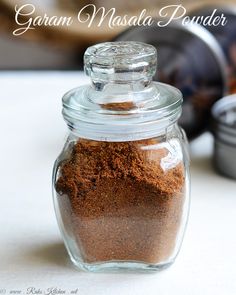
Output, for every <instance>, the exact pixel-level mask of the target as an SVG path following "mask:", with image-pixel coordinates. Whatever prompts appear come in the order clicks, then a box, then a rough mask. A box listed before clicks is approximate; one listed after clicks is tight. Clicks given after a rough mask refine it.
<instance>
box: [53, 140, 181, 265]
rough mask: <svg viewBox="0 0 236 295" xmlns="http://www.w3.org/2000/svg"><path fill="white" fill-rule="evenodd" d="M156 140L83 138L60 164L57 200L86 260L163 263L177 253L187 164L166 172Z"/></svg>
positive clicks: (163, 152) (179, 164)
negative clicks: (99, 140) (93, 139)
mask: <svg viewBox="0 0 236 295" xmlns="http://www.w3.org/2000/svg"><path fill="white" fill-rule="evenodd" d="M157 146H158V141H157V140H156V139H149V140H142V141H134V142H122V143H120V142H119V143H115V142H97V141H92V140H79V141H78V142H76V143H75V144H74V145H73V147H72V150H71V153H70V155H69V157H68V159H66V160H64V161H63V162H62V163H61V164H60V168H59V177H58V179H57V182H56V191H57V194H58V203H59V207H60V211H61V215H62V219H63V223H64V224H66V226H67V230H68V232H69V234H70V235H71V236H72V237H74V239H75V241H76V243H77V245H78V248H79V249H80V252H81V255H82V259H83V260H84V262H87V263H95V262H104V261H112V260H113V261H140V262H145V263H153V264H154V263H155V264H156V263H161V262H165V260H167V259H169V258H170V257H171V256H172V255H173V252H174V249H175V245H176V239H177V235H178V232H179V230H180V227H181V218H182V214H183V206H184V201H185V191H184V183H185V176H184V167H183V163H182V162H179V163H177V164H176V165H175V166H174V167H173V168H171V169H169V170H166V171H165V170H163V168H162V165H161V161H162V159H163V158H165V157H167V156H168V153H169V151H168V150H167V149H166V148H156V147H157Z"/></svg>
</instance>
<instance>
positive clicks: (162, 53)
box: [115, 22, 227, 139]
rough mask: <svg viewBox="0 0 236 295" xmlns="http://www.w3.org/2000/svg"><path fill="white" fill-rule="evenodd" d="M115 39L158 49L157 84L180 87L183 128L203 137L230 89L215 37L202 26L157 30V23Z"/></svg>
mask: <svg viewBox="0 0 236 295" xmlns="http://www.w3.org/2000/svg"><path fill="white" fill-rule="evenodd" d="M115 40H125V41H127V40H131V41H132V40H134V41H141V42H146V43H149V44H152V45H154V46H155V47H156V48H157V51H158V68H159V69H160V70H159V71H158V81H161V82H164V83H168V84H171V85H173V86H175V87H177V88H179V89H180V90H181V92H182V93H183V96H184V104H183V113H182V116H181V118H180V121H179V123H180V125H181V126H182V127H183V128H184V129H185V131H186V133H187V136H188V138H189V139H192V138H194V137H196V136H198V135H199V134H201V133H202V132H203V131H204V130H205V129H206V128H207V127H208V123H209V116H210V109H211V107H212V105H213V104H214V102H215V101H217V100H218V99H220V98H221V97H222V96H224V95H225V93H226V90H227V87H226V71H225V69H226V62H225V58H224V54H223V52H222V49H221V48H220V46H219V45H218V43H217V41H216V40H215V38H214V37H213V36H212V34H210V33H209V32H208V31H207V30H206V29H204V28H203V27H201V26H200V25H191V26H183V25H182V24H181V23H179V22H175V23H173V22H172V23H170V24H169V25H168V26H166V27H158V25H157V24H156V23H154V24H153V25H152V26H150V27H148V26H146V27H144V26H142V27H132V28H130V29H128V30H127V31H124V32H123V33H122V34H120V35H119V36H117V37H116V39H115ZM155 79H156V80H157V77H155Z"/></svg>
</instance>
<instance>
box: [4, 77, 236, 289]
mask: <svg viewBox="0 0 236 295" xmlns="http://www.w3.org/2000/svg"><path fill="white" fill-rule="evenodd" d="M81 83H84V78H83V76H82V75H80V74H78V73H43V72H42V73H22V72H19V73H1V74H0V86H1V88H0V89H1V97H0V134H1V145H0V149H1V152H0V163H1V170H0V192H1V194H0V200H1V205H0V241H1V242H0V293H1V289H5V290H6V294H9V293H10V290H21V291H22V293H21V294H26V293H27V292H26V289H27V288H28V287H35V288H37V289H38V288H40V289H41V291H42V293H43V294H45V290H46V289H47V288H50V287H55V288H61V290H65V291H66V294H70V291H71V290H73V289H76V288H78V292H77V294H86V295H87V294H88V295H90V294H96V295H100V294H107V295H108V294H109V295H110V294H114V295H116V294H122V295H126V294H135V295H136V294H137V295H138V294H158V295H162V294H168V295H169V294H181V295H185V294H186V295H189V294H191V295H195V294H196V295H199V294H201V295H204V294H209V295H210V294H214V295H217V294H219V295H223V294H224V295H225V294H226V295H231V294H232V295H233V294H236V254H235V252H236V230H235V225H236V214H235V211H236V181H232V180H229V179H226V178H224V177H221V176H219V175H217V174H216V173H215V172H214V171H213V169H212V167H211V162H210V161H211V150H212V139H211V137H210V135H209V134H205V135H203V136H202V137H201V138H199V139H197V140H196V141H195V142H193V143H192V145H191V152H192V167H191V171H192V204H191V213H190V219H189V224H188V229H187V233H186V236H185V240H184V243H183V247H182V250H181V252H180V255H179V256H178V258H177V260H176V262H175V264H174V265H173V266H171V267H170V268H169V269H167V270H165V271H162V272H160V273H155V274H90V273H84V272H79V271H77V270H75V269H74V268H73V266H72V265H71V264H70V262H69V259H68V256H67V253H66V252H65V249H64V246H63V243H62V240H61V237H60V234H59V230H58V227H57V224H56V219H55V215H54V210H53V204H52V196H51V171H52V165H53V162H54V160H55V158H56V157H57V155H58V153H59V151H60V150H61V148H62V145H63V143H64V139H65V135H66V125H65V123H64V121H63V119H62V117H61V96H62V94H63V93H64V92H66V91H67V90H68V89H70V88H73V87H75V86H77V85H79V84H81ZM54 295H57V294H54Z"/></svg>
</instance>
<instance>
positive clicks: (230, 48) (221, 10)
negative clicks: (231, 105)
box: [190, 5, 236, 93]
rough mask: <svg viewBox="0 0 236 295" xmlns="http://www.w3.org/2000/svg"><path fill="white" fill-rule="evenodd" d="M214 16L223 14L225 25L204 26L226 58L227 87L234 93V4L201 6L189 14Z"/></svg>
mask: <svg viewBox="0 0 236 295" xmlns="http://www.w3.org/2000/svg"><path fill="white" fill-rule="evenodd" d="M213 12H214V17H217V16H219V17H220V16H221V15H222V14H224V16H225V18H226V20H227V23H226V25H224V26H223V25H218V26H213V25H207V26H205V28H206V29H207V30H208V31H209V32H211V33H212V34H213V35H214V37H215V38H216V39H217V41H218V42H219V44H220V46H221V47H222V49H223V51H224V54H225V57H226V59H227V63H228V64H227V72H228V87H229V91H230V93H236V5H235V6H234V5H221V6H219V5H214V6H207V7H202V8H200V9H197V10H194V11H192V12H191V14H190V16H191V17H192V18H193V17H198V16H204V17H207V16H210V15H211V14H212V13H213Z"/></svg>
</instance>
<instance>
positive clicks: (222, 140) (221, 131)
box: [212, 94, 236, 179]
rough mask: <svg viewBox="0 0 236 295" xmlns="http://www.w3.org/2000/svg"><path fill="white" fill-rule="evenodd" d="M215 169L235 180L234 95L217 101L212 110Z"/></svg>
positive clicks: (235, 102) (235, 96) (235, 109)
mask: <svg viewBox="0 0 236 295" xmlns="http://www.w3.org/2000/svg"><path fill="white" fill-rule="evenodd" d="M212 116H213V124H212V132H213V134H214V137H215V149H214V164H215V167H216V169H217V170H218V171H219V172H220V173H222V174H224V175H226V176H228V177H231V178H234V179H236V94H233V95H229V96H226V97H224V98H222V99H221V100H219V101H218V102H217V103H215V105H214V106H213V108H212Z"/></svg>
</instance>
